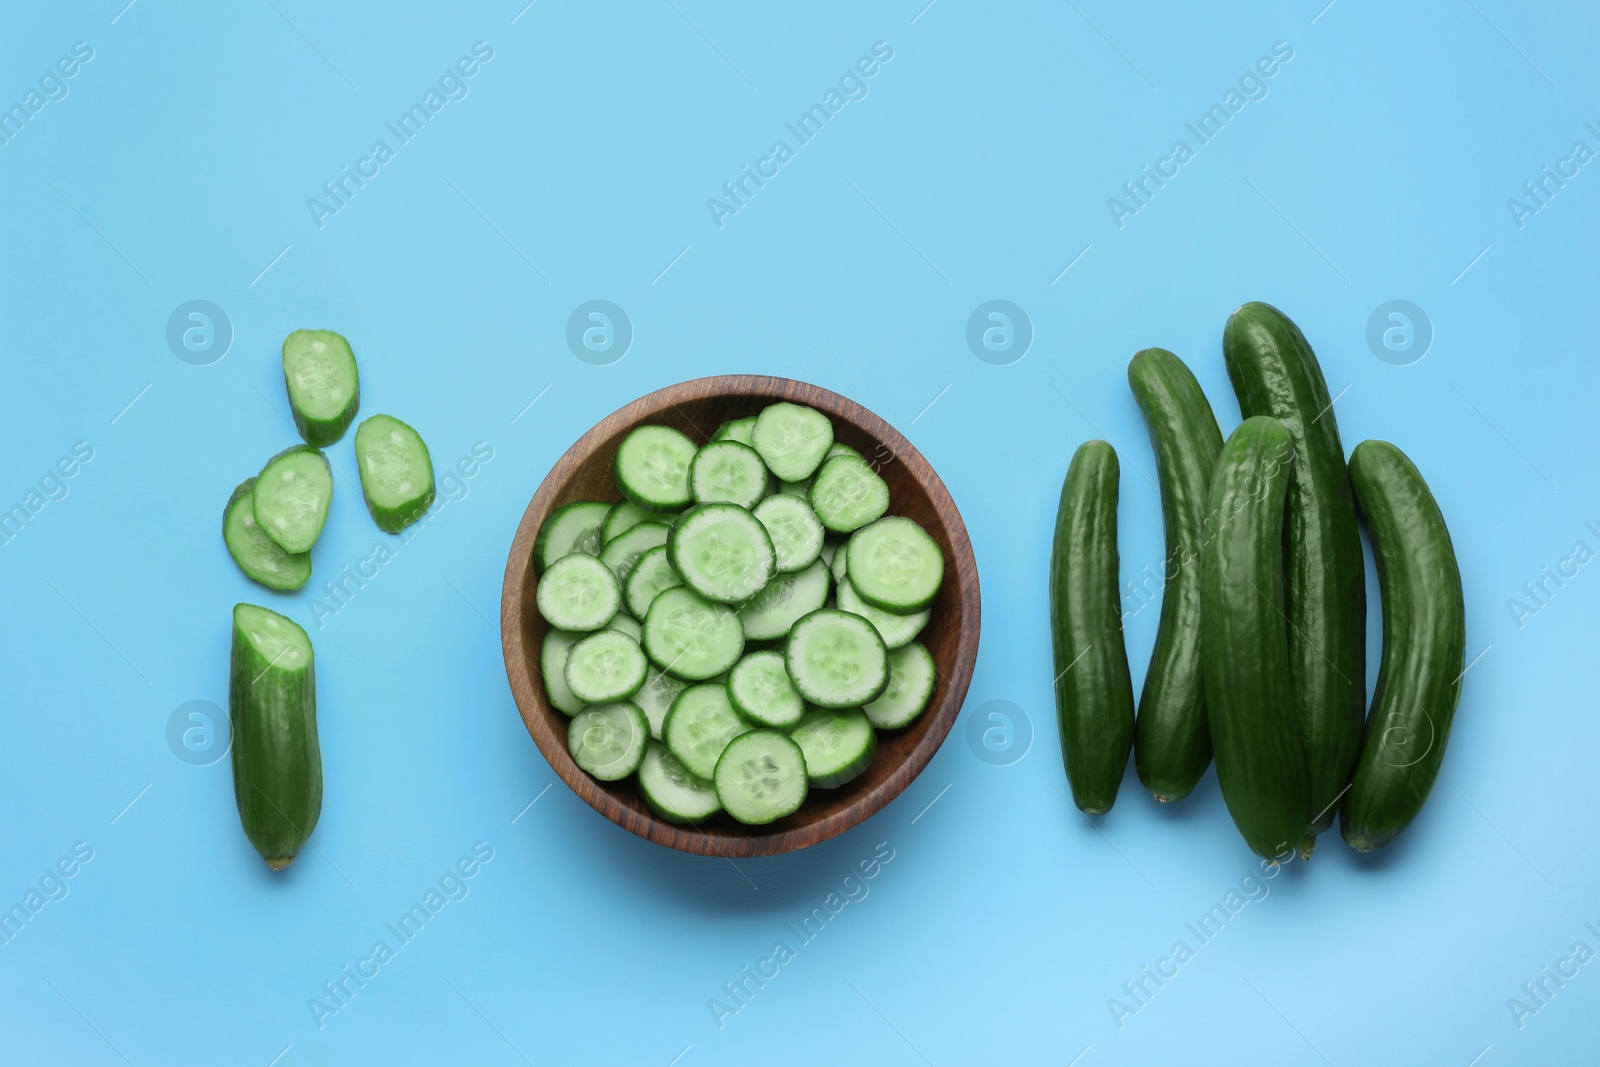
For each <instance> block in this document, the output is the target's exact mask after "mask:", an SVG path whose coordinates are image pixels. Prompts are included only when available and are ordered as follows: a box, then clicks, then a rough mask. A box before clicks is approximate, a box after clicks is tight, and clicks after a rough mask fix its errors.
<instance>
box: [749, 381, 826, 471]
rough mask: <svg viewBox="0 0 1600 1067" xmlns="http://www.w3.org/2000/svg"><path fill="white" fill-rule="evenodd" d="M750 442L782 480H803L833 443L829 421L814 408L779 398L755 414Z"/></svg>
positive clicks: (813, 469)
mask: <svg viewBox="0 0 1600 1067" xmlns="http://www.w3.org/2000/svg"><path fill="white" fill-rule="evenodd" d="M750 443H751V444H752V445H754V446H755V450H756V451H757V452H759V453H761V458H762V459H763V460H765V461H766V464H767V467H768V468H769V469H771V471H772V473H773V474H776V475H777V476H778V477H779V478H781V479H783V480H784V481H786V482H798V481H803V480H805V479H807V478H809V477H811V475H812V474H813V473H814V472H815V471H816V469H817V466H818V464H820V463H821V462H822V457H823V456H824V455H826V454H827V452H828V447H829V446H830V445H832V444H833V422H832V421H831V420H830V419H829V418H828V416H826V415H824V414H823V413H822V412H820V411H817V410H816V409H815V408H808V407H804V406H803V405H800V404H790V403H788V402H787V401H779V402H778V403H776V404H769V405H767V407H765V408H763V409H762V411H761V414H760V415H758V416H756V425H755V429H754V430H753V431H752V432H751V435H750Z"/></svg>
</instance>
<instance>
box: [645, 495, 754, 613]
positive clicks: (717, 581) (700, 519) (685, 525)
mask: <svg viewBox="0 0 1600 1067" xmlns="http://www.w3.org/2000/svg"><path fill="white" fill-rule="evenodd" d="M667 554H668V556H669V557H670V558H671V560H672V565H673V567H675V568H676V569H677V571H678V574H679V575H680V576H681V577H682V578H683V583H684V584H685V585H687V586H688V587H689V588H691V589H693V590H694V591H695V592H697V593H699V594H700V595H701V596H703V597H705V598H706V599H708V600H717V601H721V602H722V603H724V604H738V603H742V602H744V601H746V600H749V599H750V598H751V597H752V596H754V595H755V594H757V593H759V592H760V591H761V589H762V587H763V586H765V585H766V584H767V583H768V582H769V581H771V580H772V576H773V574H774V573H775V571H774V564H775V557H774V554H773V551H772V538H771V537H769V536H768V535H767V528H766V527H765V526H763V525H761V522H760V520H759V519H757V518H756V517H755V516H754V515H752V514H750V512H748V511H746V510H745V509H744V508H742V507H739V506H738V505H736V504H701V505H700V506H699V507H697V508H695V509H694V510H693V511H691V512H689V513H688V514H687V515H685V516H684V517H683V518H682V519H681V520H679V522H678V524H677V525H676V526H674V527H673V528H672V532H671V536H670V537H668V538H667Z"/></svg>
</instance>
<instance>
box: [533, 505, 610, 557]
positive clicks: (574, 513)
mask: <svg viewBox="0 0 1600 1067" xmlns="http://www.w3.org/2000/svg"><path fill="white" fill-rule="evenodd" d="M610 511H611V505H610V504H601V503H598V502H596V501H593V500H577V501H574V502H573V503H571V504H562V505H561V506H560V507H559V508H556V509H555V510H554V511H552V512H551V513H550V514H549V515H548V516H547V517H546V518H545V520H544V524H543V525H542V526H540V527H539V536H538V537H535V538H534V539H533V562H534V563H535V564H536V565H537V566H538V568H539V570H540V571H541V572H543V571H547V570H549V569H550V565H551V564H552V563H554V562H555V561H556V560H558V559H560V558H561V557H562V556H570V555H571V554H572V553H574V552H581V553H583V554H584V555H586V556H598V555H599V554H600V546H601V544H602V542H601V540H600V527H601V525H602V524H603V523H604V522H605V520H606V516H607V514H608V513H609V512H610Z"/></svg>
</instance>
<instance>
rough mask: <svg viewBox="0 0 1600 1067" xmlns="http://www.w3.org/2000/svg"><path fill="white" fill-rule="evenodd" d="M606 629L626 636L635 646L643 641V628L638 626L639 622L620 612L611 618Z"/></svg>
mask: <svg viewBox="0 0 1600 1067" xmlns="http://www.w3.org/2000/svg"><path fill="white" fill-rule="evenodd" d="M606 629H607V630H615V631H617V633H619V634H627V635H628V636H629V637H631V638H633V643H634V644H636V645H637V644H641V643H642V642H643V641H644V627H642V626H640V625H639V620H637V619H635V618H632V617H631V616H628V615H625V614H623V613H622V612H620V611H619V612H617V613H616V614H615V615H613V616H612V617H611V621H610V622H608V623H606Z"/></svg>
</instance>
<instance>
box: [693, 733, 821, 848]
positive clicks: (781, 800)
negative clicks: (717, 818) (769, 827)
mask: <svg viewBox="0 0 1600 1067" xmlns="http://www.w3.org/2000/svg"><path fill="white" fill-rule="evenodd" d="M715 784H716V788H717V799H718V800H720V801H722V809H723V810H724V811H726V812H727V813H728V814H729V815H732V816H733V817H734V818H735V819H738V820H739V821H740V822H742V823H748V824H749V825H752V826H764V825H766V824H767V823H770V822H774V821H776V820H778V819H781V818H783V817H784V816H785V815H792V814H794V813H795V812H796V811H798V810H800V805H801V804H804V803H805V801H806V792H807V789H808V785H809V783H808V780H807V777H806V759H805V755H804V753H802V752H801V751H800V746H799V745H797V744H796V743H795V742H794V740H793V739H792V738H790V737H788V736H786V735H784V734H781V733H779V732H778V731H777V730H752V731H751V732H749V733H747V734H741V735H740V736H738V737H736V738H734V739H733V740H732V741H730V742H729V743H728V747H727V749H726V750H724V751H723V753H722V758H721V759H719V760H717V766H716V774H715Z"/></svg>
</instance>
